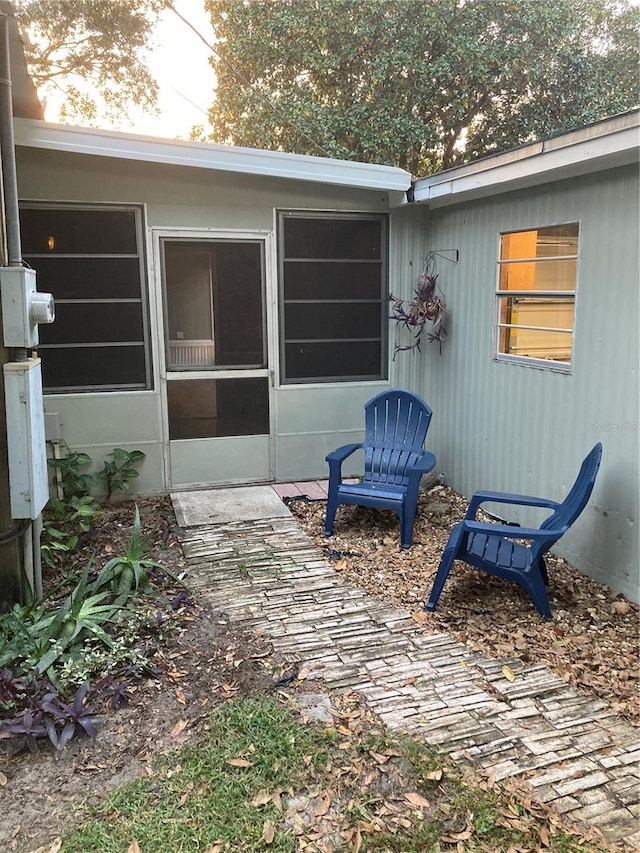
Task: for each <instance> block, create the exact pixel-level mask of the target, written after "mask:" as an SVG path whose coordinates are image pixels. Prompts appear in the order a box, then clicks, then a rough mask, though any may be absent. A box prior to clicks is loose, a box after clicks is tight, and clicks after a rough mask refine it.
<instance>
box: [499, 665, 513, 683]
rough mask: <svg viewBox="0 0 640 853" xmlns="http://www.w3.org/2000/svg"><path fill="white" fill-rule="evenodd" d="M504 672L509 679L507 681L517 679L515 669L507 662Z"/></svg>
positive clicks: (503, 668)
mask: <svg viewBox="0 0 640 853" xmlns="http://www.w3.org/2000/svg"><path fill="white" fill-rule="evenodd" d="M502 674H503V675H504V677H505V678H506V679H507V681H515V680H516V677H515V675H514V674H513V670H512V669H511V667H508V666H507V665H506V664H505V666H503V667H502Z"/></svg>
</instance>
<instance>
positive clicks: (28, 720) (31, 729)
mask: <svg viewBox="0 0 640 853" xmlns="http://www.w3.org/2000/svg"><path fill="white" fill-rule="evenodd" d="M46 736H47V728H46V726H45V718H44V714H43V712H42V711H40V710H33V709H32V708H23V709H22V711H20V713H19V714H16V716H15V717H13V718H12V719H11V720H3V721H2V723H1V725H0V737H1V738H15V739H16V747H17V749H18V750H20V749H22V748H23V747H25V746H26V747H28V748H29V749H30V750H31V752H35V751H36V749H37V747H38V744H37V738H41V737H46Z"/></svg>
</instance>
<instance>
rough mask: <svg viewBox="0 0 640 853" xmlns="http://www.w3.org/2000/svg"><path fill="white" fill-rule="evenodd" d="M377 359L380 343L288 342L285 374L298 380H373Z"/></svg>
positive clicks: (376, 374)
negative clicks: (286, 371)
mask: <svg viewBox="0 0 640 853" xmlns="http://www.w3.org/2000/svg"><path fill="white" fill-rule="evenodd" d="M380 356H381V343H380V341H348V342H345V341H338V342H336V341H331V342H330V343H314V342H307V343H288V344H286V359H287V370H288V373H287V375H288V377H289V378H290V379H298V380H302V379H316V378H318V379H343V380H344V379H377V378H378V377H379V375H380Z"/></svg>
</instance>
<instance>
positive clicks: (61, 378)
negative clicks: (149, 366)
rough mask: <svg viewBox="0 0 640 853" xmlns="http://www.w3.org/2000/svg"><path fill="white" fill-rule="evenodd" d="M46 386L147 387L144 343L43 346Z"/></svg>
mask: <svg viewBox="0 0 640 853" xmlns="http://www.w3.org/2000/svg"><path fill="white" fill-rule="evenodd" d="M39 355H40V357H41V358H42V383H43V386H44V387H45V389H53V390H62V389H65V388H69V389H71V390H75V389H77V390H87V389H91V388H96V387H98V388H99V387H102V386H105V387H114V388H115V387H117V386H125V387H130V388H145V387H146V363H145V349H144V346H142V344H141V345H139V346H111V347H100V346H97V347H86V346H85V347H83V346H77V347H50V348H45V347H43V348H42V349H41V350H40V351H39Z"/></svg>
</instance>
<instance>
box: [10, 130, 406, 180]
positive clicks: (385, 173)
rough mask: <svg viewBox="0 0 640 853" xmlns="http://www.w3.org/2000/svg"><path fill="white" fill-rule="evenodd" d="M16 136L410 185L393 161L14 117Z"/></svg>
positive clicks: (278, 173) (304, 176) (91, 149)
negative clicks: (377, 161)
mask: <svg viewBox="0 0 640 853" xmlns="http://www.w3.org/2000/svg"><path fill="white" fill-rule="evenodd" d="M15 139H16V145H21V146H25V147H30V148H42V149H49V150H55V151H68V152H72V153H75V154H90V155H93V156H98V157H114V158H117V159H123V160H137V161H144V162H147V163H164V164H167V165H174V166H186V167H190V168H198V169H207V170H210V171H223V172H241V173H242V174H251V175H263V176H267V177H272V178H288V179H292V180H298V181H310V182H313V183H322V184H330V185H331V184H332V185H338V186H347V187H354V188H360V189H373V190H385V191H388V192H405V191H406V190H408V189H409V187H410V185H411V175H410V174H409V172H405V171H404V169H399V168H396V167H394V166H380V165H376V164H370V163H358V162H354V161H350V160H333V159H331V158H328V157H311V156H309V155H303V154H288V153H284V152H281V151H263V150H259V149H253V148H238V147H233V146H226V145H209V144H206V143H202V142H186V141H182V140H167V139H160V138H158V137H151V136H138V135H134V134H125V133H116V132H113V131H105V130H95V129H92V128H79V127H71V126H68V125H62V124H50V123H48V122H41V121H32V120H27V119H18V120H16V122H15Z"/></svg>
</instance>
